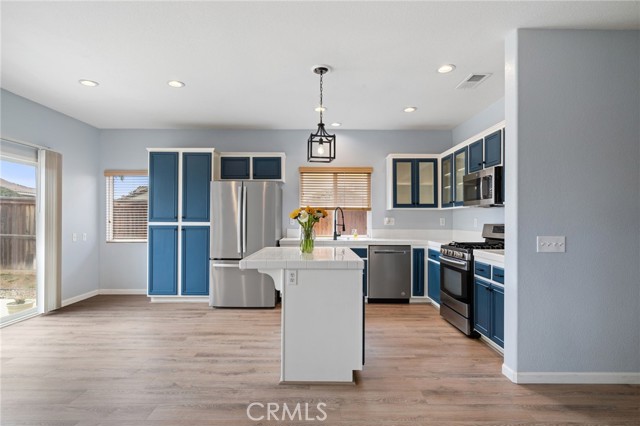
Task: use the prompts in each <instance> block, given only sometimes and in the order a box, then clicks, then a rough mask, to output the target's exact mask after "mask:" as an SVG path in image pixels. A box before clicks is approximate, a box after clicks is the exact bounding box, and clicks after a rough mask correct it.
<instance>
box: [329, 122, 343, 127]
mask: <svg viewBox="0 0 640 426" xmlns="http://www.w3.org/2000/svg"><path fill="white" fill-rule="evenodd" d="M331 125H332V126H333V127H340V126H342V123H338V122H337V121H336V122H335V123H331Z"/></svg>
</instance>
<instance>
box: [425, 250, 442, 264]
mask: <svg viewBox="0 0 640 426" xmlns="http://www.w3.org/2000/svg"><path fill="white" fill-rule="evenodd" d="M428 256H429V259H431V260H435V261H436V262H440V252H439V251H437V250H434V249H429V254H428Z"/></svg>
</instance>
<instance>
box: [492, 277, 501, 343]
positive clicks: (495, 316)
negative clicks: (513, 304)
mask: <svg viewBox="0 0 640 426" xmlns="http://www.w3.org/2000/svg"><path fill="white" fill-rule="evenodd" d="M491 289H492V292H491V296H492V300H491V302H492V306H491V325H492V329H491V340H493V341H494V342H495V343H497V344H498V345H499V346H500V347H501V348H504V290H503V289H502V288H500V287H498V286H495V285H494V286H491Z"/></svg>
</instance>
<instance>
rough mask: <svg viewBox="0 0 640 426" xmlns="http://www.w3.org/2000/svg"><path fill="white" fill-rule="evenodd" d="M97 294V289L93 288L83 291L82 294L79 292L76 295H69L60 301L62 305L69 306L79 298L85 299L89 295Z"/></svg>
mask: <svg viewBox="0 0 640 426" xmlns="http://www.w3.org/2000/svg"><path fill="white" fill-rule="evenodd" d="M98 294H100V293H99V290H93V291H89V292H87V293H84V294H80V295H78V296H74V297H70V298H68V299H64V300H63V301H62V307H63V308H64V307H65V306H69V305H72V304H74V303H78V302H80V301H81V300H85V299H88V298H90V297H93V296H97V295H98Z"/></svg>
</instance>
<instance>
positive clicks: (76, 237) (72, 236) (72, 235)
mask: <svg viewBox="0 0 640 426" xmlns="http://www.w3.org/2000/svg"><path fill="white" fill-rule="evenodd" d="M71 241H73V242H74V243H75V242H76V241H78V233H77V232H74V233H73V234H71Z"/></svg>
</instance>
